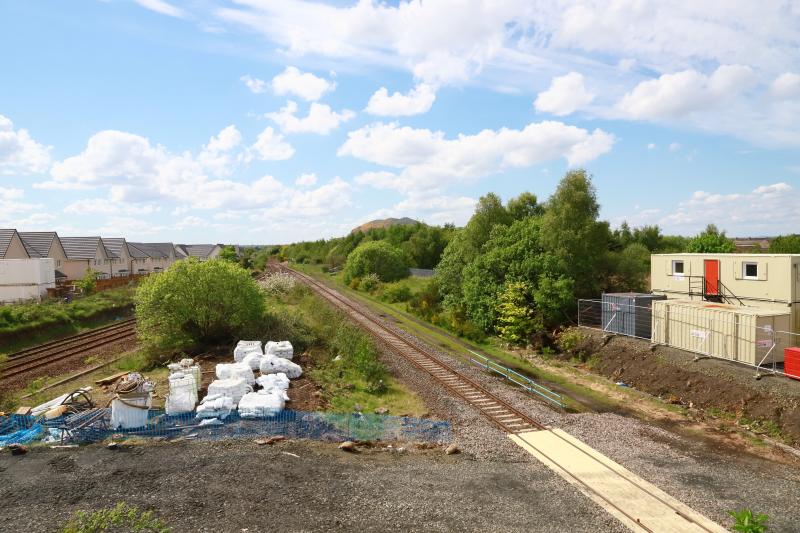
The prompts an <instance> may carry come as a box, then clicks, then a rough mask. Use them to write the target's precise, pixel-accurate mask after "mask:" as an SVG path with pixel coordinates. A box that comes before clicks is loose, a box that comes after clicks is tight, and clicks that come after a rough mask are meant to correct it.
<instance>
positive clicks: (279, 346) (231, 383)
mask: <svg viewBox="0 0 800 533" xmlns="http://www.w3.org/2000/svg"><path fill="white" fill-rule="evenodd" d="M264 348H265V350H263V351H262V344H261V341H239V343H238V344H237V345H236V348H234V350H233V360H234V362H233V363H220V364H218V365H217V366H216V368H215V375H216V378H217V379H215V380H214V381H212V382H211V384H210V385H209V386H208V394H207V395H206V397H205V398H203V400H202V401H201V402H200V405H198V406H197V410H196V412H197V417H198V418H219V419H220V420H224V419H225V418H227V416H228V415H229V414H230V413H231V411H233V410H234V409H238V412H239V416H241V417H242V418H258V417H266V416H272V415H275V414H277V413H279V412H280V411H282V410H283V408H284V407H285V405H286V402H287V401H289V395H288V394H287V392H286V391H287V390H288V389H289V380H290V379H296V378H299V377H300V376H301V375H302V374H303V369H302V368H301V367H300V365H298V364H296V363H293V362H292V361H291V359H292V358H293V357H294V348H293V347H292V344H291V343H290V342H289V341H280V342H274V341H269V342H267V344H266V346H264ZM259 371H260V373H261V375H260V376H259V377H258V378H256V376H255V372H259Z"/></svg>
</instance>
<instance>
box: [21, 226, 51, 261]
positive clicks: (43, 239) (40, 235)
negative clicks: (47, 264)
mask: <svg viewBox="0 0 800 533" xmlns="http://www.w3.org/2000/svg"><path fill="white" fill-rule="evenodd" d="M19 236H20V238H21V239H22V244H24V245H25V249H26V250H28V255H29V256H31V257H48V255H49V254H50V248H51V247H52V246H53V241H54V240H55V239H58V235H57V234H56V232H55V231H22V232H20V234H19Z"/></svg>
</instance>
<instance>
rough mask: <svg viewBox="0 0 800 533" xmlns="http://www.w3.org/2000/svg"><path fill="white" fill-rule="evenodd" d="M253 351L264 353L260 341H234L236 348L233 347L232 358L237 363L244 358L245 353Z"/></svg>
mask: <svg viewBox="0 0 800 533" xmlns="http://www.w3.org/2000/svg"><path fill="white" fill-rule="evenodd" d="M254 352H255V353H258V354H260V355H264V352H263V351H261V341H239V342H238V343H236V348H234V349H233V360H234V361H236V362H237V363H238V362H240V361H242V360H244V357H245V356H246V355H247V354H249V353H254Z"/></svg>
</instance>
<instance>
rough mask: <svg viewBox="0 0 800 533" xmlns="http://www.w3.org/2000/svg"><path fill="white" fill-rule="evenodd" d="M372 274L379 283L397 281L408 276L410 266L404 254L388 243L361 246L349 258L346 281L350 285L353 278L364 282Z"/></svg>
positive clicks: (372, 243)
mask: <svg viewBox="0 0 800 533" xmlns="http://www.w3.org/2000/svg"><path fill="white" fill-rule="evenodd" d="M372 274H374V275H375V276H376V277H377V280H378V281H397V280H398V279H401V278H404V277H406V276H408V264H407V263H406V258H405V257H404V255H403V252H401V251H400V249H399V248H397V247H395V246H392V245H391V244H389V243H388V242H386V241H370V242H365V243H364V244H361V245H360V246H359V247H358V248H356V249H355V250H353V251H352V252H351V253H350V255H348V257H347V262H346V263H345V266H344V281H345V283H350V281H352V280H353V278H362V280H363V279H364V278H365V276H368V275H372ZM367 290H369V289H367Z"/></svg>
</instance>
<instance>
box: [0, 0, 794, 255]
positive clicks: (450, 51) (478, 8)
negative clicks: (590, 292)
mask: <svg viewBox="0 0 800 533" xmlns="http://www.w3.org/2000/svg"><path fill="white" fill-rule="evenodd" d="M0 50H1V52H0V227H11V228H17V229H19V230H20V231H39V230H55V231H58V232H59V234H60V235H64V236H77V235H102V236H106V237H117V236H123V237H126V238H128V239H129V240H134V241H135V240H150V241H157V240H158V241H162V240H163V241H173V242H221V243H240V244H265V243H287V242H294V241H299V240H309V239H317V238H328V237H333V236H340V235H344V234H346V233H348V232H349V231H350V229H352V228H353V227H355V226H357V225H358V224H360V223H363V222H366V221H368V220H372V219H375V218H385V217H391V216H394V217H402V216H409V217H413V218H416V219H418V220H422V221H425V222H428V223H431V224H444V223H448V222H451V223H455V224H456V225H462V224H464V223H465V222H466V221H467V220H468V219H469V216H470V215H471V213H472V211H473V208H474V205H475V202H476V201H477V199H478V198H479V197H480V196H482V195H484V194H486V193H488V192H495V193H497V194H499V195H500V196H501V198H503V199H504V200H507V199H509V198H511V197H514V196H516V195H518V194H519V193H521V192H523V191H530V192H532V193H534V194H536V195H537V197H538V198H539V199H540V200H542V201H544V200H546V199H547V198H548V197H549V196H550V195H551V194H552V193H553V191H554V190H555V188H556V186H557V184H558V181H559V179H560V178H561V177H562V176H563V175H564V174H565V173H566V172H568V171H569V170H570V169H574V168H585V169H586V170H587V171H588V172H589V173H590V174H591V175H592V176H593V182H594V185H595V187H596V189H597V195H598V199H599V202H600V204H601V216H602V217H603V218H605V219H607V220H609V221H610V222H611V224H612V226H618V225H619V224H620V223H621V222H622V221H623V220H627V221H628V222H629V223H630V224H631V225H633V226H639V225H643V224H658V225H659V226H661V227H662V229H663V231H664V232H665V233H672V234H683V235H691V234H694V233H697V232H698V231H700V230H701V229H702V228H703V227H705V225H706V224H708V223H715V224H717V225H718V226H719V227H721V228H723V229H726V230H727V231H728V234H729V235H733V236H741V237H744V236H763V235H776V234H781V233H788V232H800V3H799V2H797V1H783V2H782V1H765V2H752V1H749V0H743V1H737V0H728V1H715V0H710V1H707V2H696V1H694V0H692V1H681V0H677V1H675V2H660V1H658V0H653V1H648V0H610V1H606V0H597V1H588V0H574V1H572V0H564V1H560V2H556V1H551V2H542V1H537V0H524V1H523V0H520V1H508V0H492V1H489V0H484V1H481V0H438V1H435V2H432V1H421V0H411V1H400V2H397V1H391V2H372V1H369V0H361V1H342V2H338V1H329V2H320V1H298V0H234V1H222V0H219V1H218V0H187V1H184V2H178V1H176V0H175V1H173V0H169V1H168V0H108V1H98V0H76V1H73V2H59V1H47V2H46V1H37V0H29V1H25V2H15V1H12V0H6V1H0Z"/></svg>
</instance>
